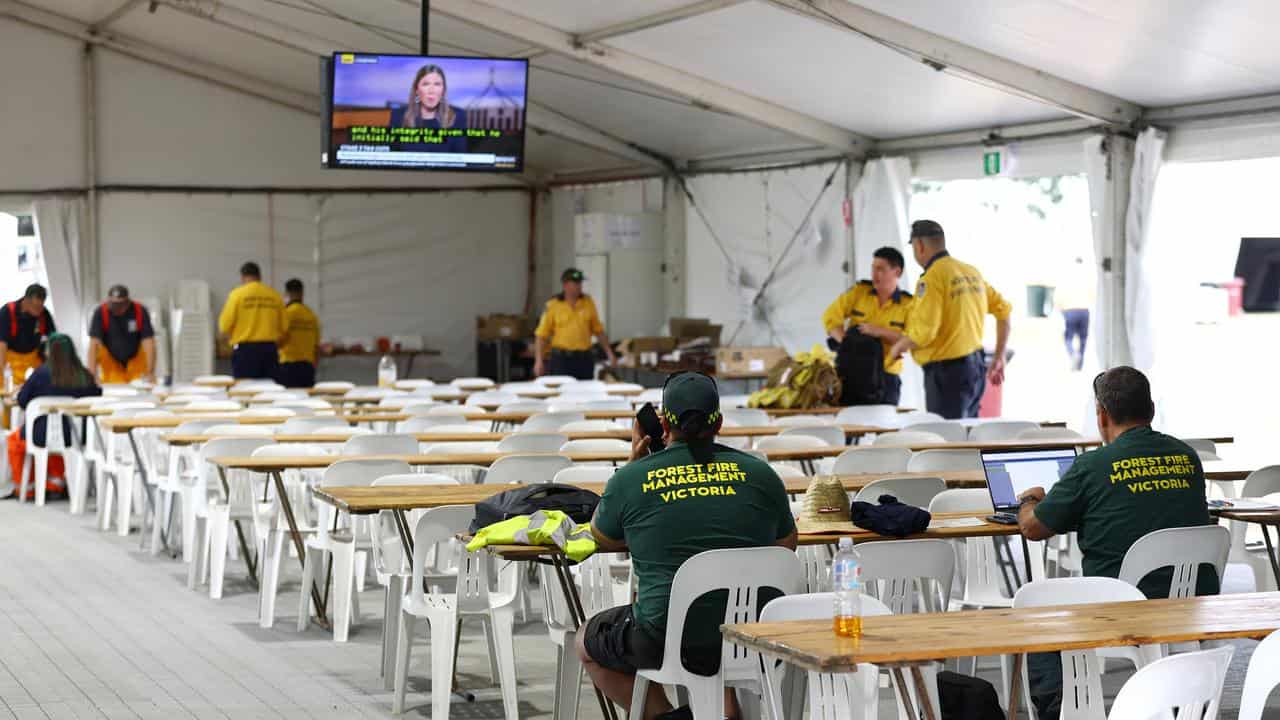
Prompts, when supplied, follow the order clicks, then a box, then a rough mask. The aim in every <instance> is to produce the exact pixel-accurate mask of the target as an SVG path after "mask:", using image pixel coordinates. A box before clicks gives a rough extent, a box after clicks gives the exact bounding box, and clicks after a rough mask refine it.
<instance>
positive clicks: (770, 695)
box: [756, 653, 783, 720]
mask: <svg viewBox="0 0 1280 720" xmlns="http://www.w3.org/2000/svg"><path fill="white" fill-rule="evenodd" d="M756 659H757V660H758V661H759V663H760V677H761V679H762V680H763V681H764V702H765V707H767V708H769V717H770V718H772V720H783V715H782V708H780V707H778V693H777V691H776V690H775V689H774V687H773V671H772V670H771V668H770V667H769V665H770V664H771V663H772V662H773V658H770V657H768V656H766V655H765V654H764V653H758V654H757V655H756Z"/></svg>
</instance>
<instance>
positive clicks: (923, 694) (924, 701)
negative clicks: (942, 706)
mask: <svg viewBox="0 0 1280 720" xmlns="http://www.w3.org/2000/svg"><path fill="white" fill-rule="evenodd" d="M911 682H912V683H913V684H914V685H915V686H916V699H917V700H919V701H920V711H921V714H922V715H923V716H924V720H938V712H937V710H935V709H934V707H933V701H932V700H930V699H929V689H928V688H927V687H925V683H924V673H923V672H921V671H920V666H919V665H912V666H911Z"/></svg>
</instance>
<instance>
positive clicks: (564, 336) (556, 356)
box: [533, 268, 617, 380]
mask: <svg viewBox="0 0 1280 720" xmlns="http://www.w3.org/2000/svg"><path fill="white" fill-rule="evenodd" d="M584 279H586V278H584V277H583V275H582V271H581V270H579V269H577V268H569V269H568V270H565V271H564V273H562V274H561V275H560V284H561V287H562V289H563V292H561V293H560V294H559V295H557V296H555V297H553V298H551V299H550V300H548V301H547V307H546V310H544V311H543V313H542V320H540V321H539V322H538V329H537V330H535V331H534V335H535V336H536V337H537V341H536V343H535V345H534V358H535V359H534V365H533V372H534V374H535V375H546V374H547V373H548V371H550V374H552V375H569V376H570V377H575V378H577V379H579V380H591V379H593V378H595V374H596V368H595V357H594V356H593V355H592V354H591V339H592V337H593V336H594V337H595V338H596V339H598V340H599V341H600V345H601V347H603V348H604V352H605V355H607V356H608V357H609V364H610V365H612V364H614V363H616V362H617V358H616V357H615V356H614V354H613V348H611V347H609V338H608V336H606V335H605V333H604V325H603V324H602V323H601V322H600V314H599V313H597V312H596V304H595V302H594V301H593V300H592V299H591V297H590V296H589V295H584V294H583V292H582V281H583V280H584ZM548 343H550V345H551V357H550V359H549V362H544V361H543V358H544V357H546V351H547V344H548Z"/></svg>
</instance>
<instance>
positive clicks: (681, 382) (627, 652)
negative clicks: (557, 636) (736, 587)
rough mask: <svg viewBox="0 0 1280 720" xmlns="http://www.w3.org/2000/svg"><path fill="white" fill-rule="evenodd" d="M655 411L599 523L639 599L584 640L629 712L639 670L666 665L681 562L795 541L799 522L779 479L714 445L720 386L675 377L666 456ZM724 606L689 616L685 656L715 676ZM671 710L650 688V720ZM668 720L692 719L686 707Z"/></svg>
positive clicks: (588, 660)
mask: <svg viewBox="0 0 1280 720" xmlns="http://www.w3.org/2000/svg"><path fill="white" fill-rule="evenodd" d="M648 410H650V411H652V406H648ZM648 415H649V413H648V412H644V411H642V413H641V415H640V416H638V417H637V419H636V423H635V426H634V427H633V430H632V442H631V462H630V463H628V464H627V465H626V466H625V467H623V468H621V469H620V470H618V472H617V473H615V474H614V476H613V477H612V478H611V479H610V480H609V483H608V485H607V486H606V487H605V491H604V496H603V497H602V498H601V500H600V504H599V506H597V507H596V512H595V516H594V517H593V518H592V520H591V532H592V534H593V535H594V536H595V540H596V544H597V545H598V546H599V549H600V551H601V552H630V553H631V561H632V565H633V567H634V568H635V573H636V578H637V581H638V583H637V584H638V594H637V597H636V601H635V603H634V604H633V605H624V606H622V607H618V608H614V609H612V610H607V611H605V612H602V613H599V614H598V615H595V616H594V617H592V618H591V620H590V621H589V622H588V623H587V624H586V625H585V626H584V627H583V628H582V629H581V630H580V631H579V632H578V641H577V649H578V656H579V657H580V658H581V659H582V663H583V667H584V668H585V669H586V671H587V672H588V673H589V674H590V675H591V679H592V680H593V681H595V684H596V686H597V687H599V688H600V689H601V690H602V691H603V692H604V693H605V695H607V696H608V697H609V699H611V700H613V701H614V702H615V703H617V704H618V705H621V706H622V707H623V708H627V709H629V708H630V704H631V690H632V687H633V685H634V684H635V675H636V671H637V670H638V669H644V668H656V667H659V666H660V665H661V664H662V655H663V649H664V648H663V644H664V639H665V637H666V624H667V604H668V601H669V596H670V592H671V582H672V580H673V579H674V578H675V574H676V570H678V569H679V568H680V565H681V564H682V563H683V562H684V561H685V560H687V559H689V558H690V557H692V556H694V555H697V554H698V553H700V552H704V551H707V550H718V549H724V548H744V547H760V546H770V545H780V546H782V547H786V548H790V549H795V546H796V526H795V519H794V518H793V517H792V516H791V507H790V504H789V503H788V501H787V493H786V488H785V487H784V486H783V484H782V481H781V480H780V479H779V478H778V475H777V473H775V472H774V471H773V468H771V467H769V464H768V463H766V462H764V461H763V460H760V459H759V458H756V457H754V456H751V455H748V454H746V453H744V452H741V451H739V450H734V449H733V448H729V447H725V446H724V445H719V444H717V443H716V442H715V437H716V434H717V433H718V432H719V431H720V426H721V423H722V422H723V418H722V416H721V415H720V393H719V391H718V389H717V388H716V383H715V381H714V380H712V379H711V378H710V377H708V376H706V375H703V374H701V373H695V372H685V373H678V374H676V375H672V376H671V377H669V378H668V379H667V383H666V386H665V387H664V388H663V391H662V410H661V412H660V413H658V422H659V426H660V428H661V433H662V438H661V439H662V441H663V442H664V443H665V445H666V449H664V450H661V451H659V452H651V451H652V450H653V449H654V447H655V445H654V443H655V439H654V437H653V436H652V435H651V434H650V433H649V432H647V430H649V431H652V430H653V429H654V428H653V426H652V420H651V419H646V418H647V417H648ZM645 425H648V426H649V427H648V428H645V427H644V426H645ZM724 604H725V600H724V598H722V597H721V598H716V597H714V596H707V597H705V598H702V599H700V600H699V601H698V602H697V603H695V604H694V605H693V607H692V608H690V610H689V621H688V622H687V623H686V625H685V633H684V646H683V647H682V648H681V650H682V652H681V656H682V658H683V660H684V663H685V666H686V667H688V668H690V669H691V670H693V671H694V672H700V673H705V674H714V673H715V671H716V669H717V668H718V667H719V664H720V648H721V638H720V630H719V627H720V624H721V622H722V621H723V619H724ZM731 698H732V695H731V694H727V695H726V704H725V709H726V712H727V715H728V717H730V718H734V717H738V712H737V707H736V705H735V704H733V703H732V700H731ZM668 712H672V711H671V704H670V703H669V702H668V701H667V697H666V695H665V693H664V692H663V690H662V686H661V685H658V684H656V683H655V684H651V685H650V686H649V695H648V698H647V699H646V701H645V717H646V718H654V717H658V716H660V715H663V714H664V713H668ZM670 717H691V716H690V715H688V710H687V709H685V708H682V709H681V710H679V711H675V712H673V713H672V715H671V716H670Z"/></svg>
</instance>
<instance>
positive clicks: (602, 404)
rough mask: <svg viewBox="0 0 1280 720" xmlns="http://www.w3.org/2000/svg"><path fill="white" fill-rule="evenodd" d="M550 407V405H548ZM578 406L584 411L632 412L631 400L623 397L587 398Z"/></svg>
mask: <svg viewBox="0 0 1280 720" xmlns="http://www.w3.org/2000/svg"><path fill="white" fill-rule="evenodd" d="M548 407H550V406H549V405H548ZM578 407H580V408H582V409H583V410H584V411H612V412H631V410H632V407H631V401H630V400H624V399H621V398H603V399H598V400H586V401H584V402H580V403H578Z"/></svg>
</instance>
